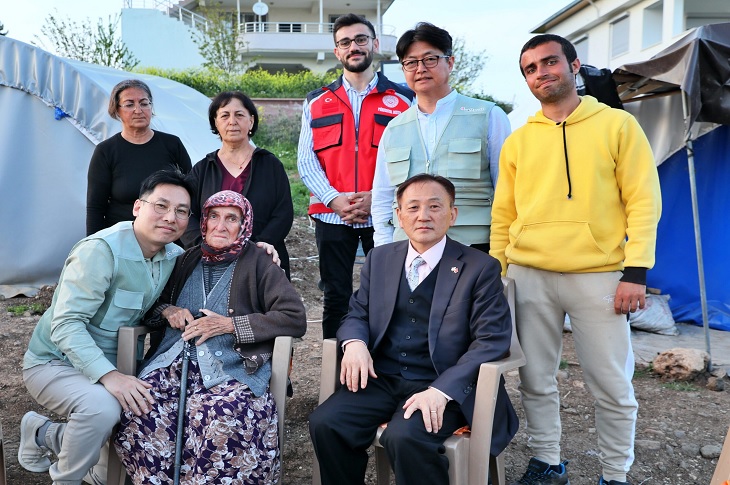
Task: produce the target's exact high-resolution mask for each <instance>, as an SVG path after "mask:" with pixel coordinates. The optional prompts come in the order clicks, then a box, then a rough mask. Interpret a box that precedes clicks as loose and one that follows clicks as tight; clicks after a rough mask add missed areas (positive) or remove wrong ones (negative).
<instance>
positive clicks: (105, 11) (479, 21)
mask: <svg viewBox="0 0 730 485" xmlns="http://www.w3.org/2000/svg"><path fill="white" fill-rule="evenodd" d="M249 1H250V0H249ZM123 3H124V2H123V1H122V0H25V1H15V0H0V22H2V23H3V24H5V30H7V31H8V36H9V37H12V38H15V39H18V40H21V41H23V42H28V43H30V42H31V41H33V40H34V35H40V31H41V27H42V26H43V23H44V19H45V18H46V17H47V16H48V14H50V13H54V12H55V11H57V12H58V14H60V16H61V17H63V18H66V17H67V18H70V19H71V20H75V21H77V22H83V21H85V20H86V19H87V18H90V19H91V20H92V22H95V20H96V19H97V18H99V17H102V18H105V19H106V18H107V17H108V16H109V15H115V14H118V13H119V12H120V11H121V8H122V6H123ZM140 3H142V2H141V1H140V0H136V1H135V5H138V4H140ZM149 3H150V4H152V1H151V0H149ZM242 3H243V2H242ZM247 3H248V2H247ZM569 3H570V0H509V1H505V0H452V1H449V0H395V2H394V3H393V5H392V6H391V7H390V9H389V10H388V11H387V12H386V13H385V15H384V18H383V24H384V25H386V26H387V25H391V26H394V27H395V34H396V35H400V34H402V33H403V32H404V31H406V30H408V29H410V28H412V27H413V26H414V25H415V24H416V23H417V22H421V21H426V22H431V23H433V24H435V25H438V26H439V27H441V28H444V29H446V30H448V31H449V33H450V34H451V35H452V37H462V38H464V39H465V41H466V46H467V49H470V50H472V51H474V52H481V51H484V52H485V54H486V59H485V61H484V70H483V71H482V75H481V76H480V77H479V79H477V80H476V81H475V84H474V87H475V88H477V89H476V90H477V91H483V92H484V93H487V94H490V95H491V96H493V97H494V98H496V99H499V100H501V101H506V102H509V103H512V104H513V105H514V106H515V112H513V113H512V114H511V115H510V120H511V122H512V127H513V129H514V128H516V127H518V126H520V125H522V124H523V123H524V121H525V120H526V119H527V116H530V115H532V114H534V113H535V111H537V110H538V109H539V103H538V102H537V101H536V100H535V99H534V98H533V97H532V95H531V94H530V91H529V90H528V89H527V85H526V84H525V81H524V79H523V78H522V75H521V74H520V71H519V67H518V61H517V60H518V56H519V52H520V48H521V47H522V45H523V44H524V43H525V42H526V41H527V40H528V39H529V38H530V37H532V35H533V34H531V33H530V31H531V30H532V29H533V28H534V27H536V26H537V25H538V24H540V23H541V22H542V21H543V20H545V19H547V18H548V17H549V16H550V15H552V14H554V13H555V12H557V11H559V10H560V9H561V8H563V7H564V6H566V5H567V4H569Z"/></svg>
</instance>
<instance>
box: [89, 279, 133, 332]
mask: <svg viewBox="0 0 730 485" xmlns="http://www.w3.org/2000/svg"><path fill="white" fill-rule="evenodd" d="M143 301H144V293H143V292H140V291H127V290H122V289H121V288H120V289H118V290H117V291H116V292H114V297H113V298H112V303H111V305H109V309H108V310H107V311H106V315H105V316H104V318H103V319H102V321H101V323H100V324H99V326H100V327H101V328H103V329H107V330H116V329H118V328H119V327H121V326H124V325H129V324H130V321H131V320H132V319H133V318H135V317H137V315H138V314H139V313H140V311H141V310H142V303H143Z"/></svg>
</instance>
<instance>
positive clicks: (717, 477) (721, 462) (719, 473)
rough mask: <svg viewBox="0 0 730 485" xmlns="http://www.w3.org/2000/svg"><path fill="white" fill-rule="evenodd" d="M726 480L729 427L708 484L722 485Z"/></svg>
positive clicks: (729, 468)
mask: <svg viewBox="0 0 730 485" xmlns="http://www.w3.org/2000/svg"><path fill="white" fill-rule="evenodd" d="M727 482H730V429H728V431H727V436H726V437H725V444H723V445H722V451H721V452H720V458H718V459H717V466H716V467H715V473H714V474H713V475H712V481H711V482H710V485H724V484H725V483H727Z"/></svg>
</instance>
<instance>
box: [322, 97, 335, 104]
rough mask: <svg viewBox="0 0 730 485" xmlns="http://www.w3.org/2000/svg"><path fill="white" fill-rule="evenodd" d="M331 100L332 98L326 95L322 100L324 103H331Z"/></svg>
mask: <svg viewBox="0 0 730 485" xmlns="http://www.w3.org/2000/svg"><path fill="white" fill-rule="evenodd" d="M332 101H333V100H332V98H330V97H326V98H324V102H325V103H331V102H332Z"/></svg>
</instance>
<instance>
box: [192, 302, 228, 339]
mask: <svg viewBox="0 0 730 485" xmlns="http://www.w3.org/2000/svg"><path fill="white" fill-rule="evenodd" d="M200 313H202V314H203V315H205V316H204V317H201V318H198V319H197V320H195V321H194V322H192V323H191V324H190V325H188V326H187V328H186V329H185V331H184V332H183V334H182V338H183V340H185V341H188V340H190V339H192V338H197V339H198V340H196V341H195V343H196V344H202V343H203V342H205V341H206V340H208V339H209V338H211V337H215V336H216V335H224V334H226V333H233V332H234V331H235V330H234V328H233V318H231V317H224V316H223V315H218V314H217V313H216V312H213V311H210V310H206V309H201V310H200Z"/></svg>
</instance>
